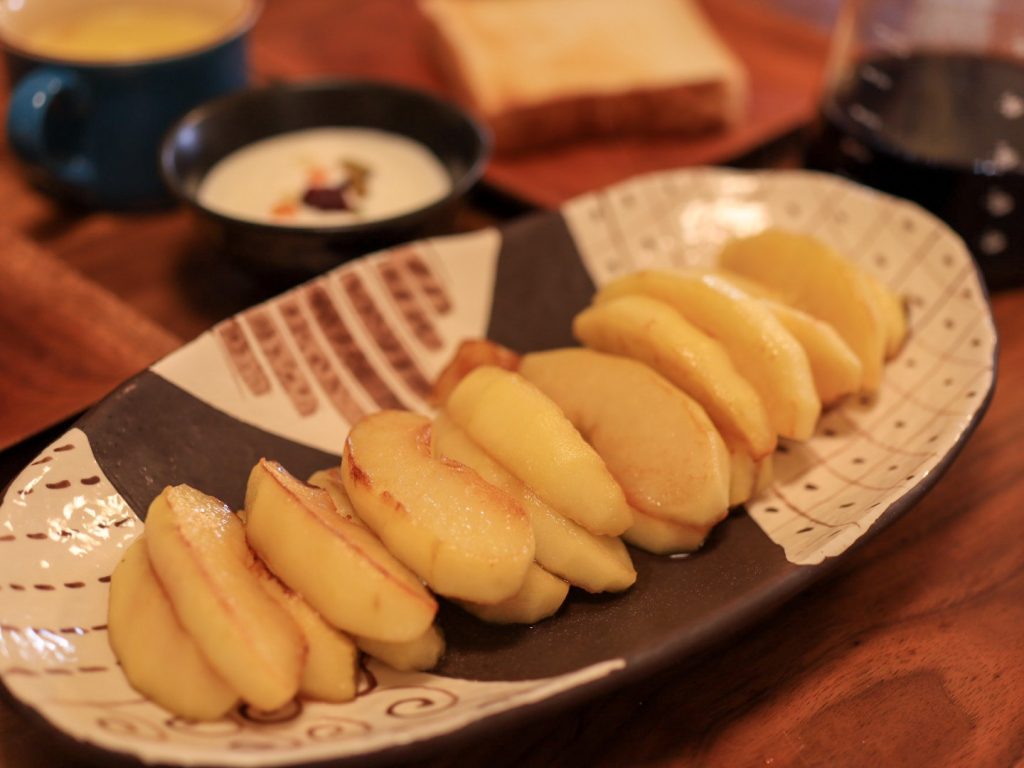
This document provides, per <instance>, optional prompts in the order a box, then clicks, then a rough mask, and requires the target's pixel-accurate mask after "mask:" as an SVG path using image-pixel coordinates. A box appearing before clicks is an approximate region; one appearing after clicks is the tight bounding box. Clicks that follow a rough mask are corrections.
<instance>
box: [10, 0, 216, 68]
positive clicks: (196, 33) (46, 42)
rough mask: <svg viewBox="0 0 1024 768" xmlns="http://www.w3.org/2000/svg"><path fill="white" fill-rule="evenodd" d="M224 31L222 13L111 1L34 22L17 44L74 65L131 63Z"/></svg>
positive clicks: (210, 39)
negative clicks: (114, 62) (104, 62)
mask: <svg viewBox="0 0 1024 768" xmlns="http://www.w3.org/2000/svg"><path fill="white" fill-rule="evenodd" d="M227 29H228V23H227V21H226V20H225V18H224V14H223V12H218V11H217V10H216V8H209V7H203V6H202V5H186V4H179V3H171V2H167V3H154V2H138V1H137V0H136V1H134V2H133V1H132V0H112V1H111V2H99V3H87V4H81V5H75V6H71V7H69V8H67V9H65V10H63V11H62V12H61V13H59V14H53V15H50V16H48V17H45V18H39V19H37V20H35V22H34V23H32V24H31V25H28V28H26V29H25V30H23V32H22V34H21V38H22V39H21V40H20V41H19V42H21V43H22V45H24V47H26V48H28V49H29V50H31V51H32V52H34V53H36V54H39V55H43V56H48V57H51V58H56V59H71V60H77V61H132V60H136V59H150V58H155V57H159V56H167V55H173V54H176V53H179V52H182V51H188V50H191V49H195V48H200V47H202V46H204V45H206V44H208V43H212V42H213V41H214V40H216V39H217V38H218V37H219V36H221V35H222V34H224V33H225V32H226V31H227Z"/></svg>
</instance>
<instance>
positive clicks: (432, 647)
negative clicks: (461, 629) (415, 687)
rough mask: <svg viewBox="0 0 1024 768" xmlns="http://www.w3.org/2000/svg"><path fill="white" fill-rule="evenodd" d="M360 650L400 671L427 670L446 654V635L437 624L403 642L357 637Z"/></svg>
mask: <svg viewBox="0 0 1024 768" xmlns="http://www.w3.org/2000/svg"><path fill="white" fill-rule="evenodd" d="M356 645H358V646H359V650H361V651H362V652H363V653H365V654H367V655H368V656H373V658H375V659H377V660H378V661H383V662H384V663H385V664H387V665H388V666H389V667H391V668H392V669H397V670H398V671H399V672H426V671H427V670H428V669H433V668H434V667H436V666H437V662H439V661H440V660H441V657H442V656H443V655H444V647H445V644H444V635H443V634H441V628H440V627H439V626H437V624H433V625H431V627H430V629H428V630H427V631H426V632H424V633H423V634H422V635H420V636H419V637H416V638H413V639H412V640H406V641H405V642H402V643H389V642H386V641H384V640H374V639H372V638H369V637H357V638H356Z"/></svg>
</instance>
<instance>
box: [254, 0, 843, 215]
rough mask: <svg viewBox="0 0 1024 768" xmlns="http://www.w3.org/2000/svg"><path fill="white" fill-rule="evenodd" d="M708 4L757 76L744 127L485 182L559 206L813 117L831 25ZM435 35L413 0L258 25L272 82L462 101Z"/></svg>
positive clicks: (754, 7) (567, 153)
mask: <svg viewBox="0 0 1024 768" xmlns="http://www.w3.org/2000/svg"><path fill="white" fill-rule="evenodd" d="M704 6H705V9H706V11H707V13H708V16H709V17H710V18H711V20H712V22H713V23H714V25H715V27H716V28H717V29H718V30H719V32H720V33H721V34H722V36H723V38H724V39H725V40H726V42H727V43H728V44H729V45H730V47H731V48H732V49H733V50H734V51H735V52H736V53H737V54H738V55H739V56H740V58H741V59H742V60H743V61H744V63H745V64H746V66H747V69H748V71H749V73H750V81H751V103H750V111H749V115H748V117H747V119H746V120H745V121H744V122H743V123H742V124H741V125H739V126H738V127H736V128H735V129H732V130H730V131H727V132H720V133H715V134H709V135H706V136H702V137H699V138H676V137H670V138H664V139H657V140H651V139H646V138H645V139H642V140H630V139H622V140H605V141H590V142H584V143H579V144H575V145H568V146H563V147H557V148H551V149H544V150H541V151H538V152H534V153H530V154H519V155H514V156H507V157H501V156H499V157H495V158H494V160H493V161H492V163H491V166H490V168H489V170H488V172H487V174H486V176H485V180H486V181H487V182H488V183H489V184H491V185H492V186H494V187H497V188H498V189H500V190H501V191H503V192H505V193H507V194H510V195H512V196H513V197H516V198H519V199H520V200H523V201H524V202H527V203H532V204H534V205H540V206H546V207H556V206H558V205H559V204H560V203H562V202H564V201H565V200H566V199H568V198H570V197H573V196H575V195H578V194H581V193H583V192H586V191H589V190H593V189H598V188H600V187H604V186H607V185H609V184H612V183H614V182H617V181H621V180H622V179H625V178H627V177H629V176H632V175H635V174H638V173H643V172H645V171H654V170H659V169H664V168H674V167H680V166H689V165H705V164H714V163H722V162H726V161H728V160H730V159H732V158H735V157H737V156H739V155H742V154H744V153H745V152H748V151H750V150H752V149H754V148H756V147H758V146H759V145H761V144H764V143H766V142H768V141H771V140H772V139H775V138H778V137H780V136H782V135H785V134H786V133H788V132H790V131H792V130H794V129H796V128H798V127H799V126H801V125H803V124H806V123H807V122H809V121H810V120H811V119H812V117H813V115H814V111H815V104H816V101H817V97H818V90H819V78H820V73H821V71H822V69H823V68H824V61H825V57H826V54H827V47H828V41H827V36H826V34H825V32H824V31H823V30H822V29H819V28H817V27H814V26H812V25H809V24H807V23H806V22H803V21H801V20H800V19H799V18H796V17H794V16H791V15H788V14H785V13H783V12H780V11H775V10H772V9H771V7H770V4H769V3H764V2H754V1H753V0H705V2H704ZM426 39H427V28H426V22H425V21H424V20H423V18H422V16H421V15H420V14H419V12H418V10H417V8H416V4H415V2H413V0H374V2H364V1H363V0H309V1H308V2H303V3H301V4H296V5H293V4H290V3H286V2H281V1H280V0H279V1H278V2H273V3H268V5H267V6H266V8H265V10H264V14H263V18H262V19H261V20H260V22H259V23H258V24H257V26H256V29H255V31H254V38H253V50H254V56H253V59H254V66H255V68H256V70H257V72H258V73H259V74H260V75H261V76H262V77H264V78H283V79H287V80H298V79H306V78H309V77H316V76H323V77H372V78H384V79H387V80H395V81H399V82H403V83H407V84H409V85H414V86H417V87H420V88H425V89H428V90H431V91H433V92H435V93H438V94H441V95H443V96H446V97H449V98H452V94H451V93H450V91H449V89H448V88H447V86H446V84H445V82H444V80H443V78H442V76H441V74H440V72H439V71H438V69H437V68H436V65H435V62H434V61H433V59H432V58H431V56H430V55H429V52H428V46H427V44H426ZM680 55H685V52H684V51H680Z"/></svg>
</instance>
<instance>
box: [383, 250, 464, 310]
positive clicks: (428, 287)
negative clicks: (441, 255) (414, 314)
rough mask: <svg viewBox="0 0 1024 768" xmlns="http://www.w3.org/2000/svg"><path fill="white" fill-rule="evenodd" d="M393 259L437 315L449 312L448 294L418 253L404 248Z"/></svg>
mask: <svg viewBox="0 0 1024 768" xmlns="http://www.w3.org/2000/svg"><path fill="white" fill-rule="evenodd" d="M395 258H396V261H397V262H398V263H399V264H401V265H402V267H403V269H405V271H406V272H408V274H409V275H410V276H411V277H412V279H413V283H414V284H415V285H416V286H417V287H418V288H419V289H420V290H421V291H423V295H424V296H426V297H427V300H428V301H429V302H430V305H431V306H432V307H433V308H434V311H435V312H437V313H438V314H439V315H447V314H448V313H449V312H451V310H452V302H451V299H449V298H448V292H447V291H445V289H444V286H443V285H442V284H441V281H440V280H438V279H437V276H436V275H435V274H434V272H433V271H432V270H431V269H430V267H429V266H428V265H427V262H425V261H424V260H423V257H422V256H420V254H419V253H417V252H416V251H415V250H414V249H412V248H406V249H403V250H402V251H400V252H398V253H396V254H395Z"/></svg>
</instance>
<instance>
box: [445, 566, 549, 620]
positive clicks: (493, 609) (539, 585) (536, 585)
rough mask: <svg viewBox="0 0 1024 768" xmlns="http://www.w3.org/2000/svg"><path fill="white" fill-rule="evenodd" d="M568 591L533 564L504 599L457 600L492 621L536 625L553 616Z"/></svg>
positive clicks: (481, 616)
mask: <svg viewBox="0 0 1024 768" xmlns="http://www.w3.org/2000/svg"><path fill="white" fill-rule="evenodd" d="M568 594H569V584H568V583H567V582H565V581H563V580H562V579H560V578H558V577H557V576H554V575H552V574H550V573H548V572H547V571H545V570H544V569H543V568H541V567H540V566H539V565H537V564H536V563H534V564H533V565H531V566H530V570H529V571H528V572H527V574H526V580H525V581H524V582H523V587H522V589H520V590H519V592H517V593H516V594H515V595H514V596H512V597H510V598H509V599H508V600H503V601H502V602H500V603H496V604H494V605H478V604H476V603H470V602H467V601H465V600H459V601H457V602H458V604H459V605H460V606H462V608H463V610H465V611H467V612H468V613H471V614H473V615H474V616H476V617H477V618H478V619H483V620H484V621H488V622H490V623H492V624H536V623H537V622H538V621H540V620H541V619H546V618H548V617H549V616H554V615H555V613H557V611H558V609H559V608H561V607H562V603H564V602H565V597H566V595H568Z"/></svg>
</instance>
